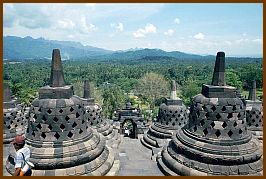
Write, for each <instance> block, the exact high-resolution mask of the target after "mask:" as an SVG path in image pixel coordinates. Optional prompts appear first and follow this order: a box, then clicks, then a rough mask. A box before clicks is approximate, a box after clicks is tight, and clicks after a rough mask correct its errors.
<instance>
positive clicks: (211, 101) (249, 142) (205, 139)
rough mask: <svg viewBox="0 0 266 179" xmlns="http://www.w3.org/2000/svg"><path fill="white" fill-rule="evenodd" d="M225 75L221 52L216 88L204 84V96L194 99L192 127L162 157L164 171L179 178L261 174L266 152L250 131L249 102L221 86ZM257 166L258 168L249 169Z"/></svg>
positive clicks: (189, 125) (190, 122) (228, 88)
mask: <svg viewBox="0 0 266 179" xmlns="http://www.w3.org/2000/svg"><path fill="white" fill-rule="evenodd" d="M221 60H222V61H221ZM217 61H218V62H217ZM222 73H224V54H223V53H221V54H219V53H218V55H217V58H216V65H215V70H214V77H213V82H212V85H204V86H203V87H202V88H203V89H202V94H199V95H197V96H195V97H194V99H193V102H192V105H191V107H190V116H189V122H188V125H186V126H185V127H183V128H182V129H181V130H177V132H176V134H175V136H173V138H172V140H171V141H170V142H169V143H168V145H167V146H166V147H165V148H164V149H163V151H162V153H161V155H160V156H158V159H159V158H160V157H161V158H162V160H159V161H162V162H163V163H164V165H165V167H161V168H162V169H163V170H171V171H173V172H175V173H176V174H178V175H198V174H199V175H261V173H262V170H263V168H262V164H261V163H260V161H261V160H262V150H261V148H260V147H261V146H260V145H259V142H258V141H257V139H255V138H253V137H252V136H251V133H250V132H248V131H247V123H246V122H245V121H246V115H245V110H246V106H245V103H244V102H243V99H240V98H238V97H237V96H236V93H235V90H234V88H233V87H228V86H221V85H225V81H224V76H223V74H222ZM252 114H254V115H255V116H256V117H257V116H258V115H257V114H256V112H252ZM248 115H249V114H248V112H247V116H248ZM253 122H255V119H253ZM253 163H256V169H254V167H253V168H251V167H249V164H253ZM192 164H193V165H192ZM158 165H161V166H162V164H161V163H160V162H159V163H158ZM165 168H168V169H165ZM193 170H196V171H195V172H194V171H193ZM188 171H193V172H188ZM198 172H200V173H198ZM168 173H170V172H168Z"/></svg>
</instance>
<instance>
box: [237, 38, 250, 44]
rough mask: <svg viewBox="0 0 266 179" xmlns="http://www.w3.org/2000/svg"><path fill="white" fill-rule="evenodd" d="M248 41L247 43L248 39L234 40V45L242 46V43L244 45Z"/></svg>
mask: <svg viewBox="0 0 266 179" xmlns="http://www.w3.org/2000/svg"><path fill="white" fill-rule="evenodd" d="M248 41H249V39H246V38H241V39H238V40H236V41H235V43H237V44H242V43H245V42H248Z"/></svg>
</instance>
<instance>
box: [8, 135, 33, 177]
mask: <svg viewBox="0 0 266 179" xmlns="http://www.w3.org/2000/svg"><path fill="white" fill-rule="evenodd" d="M11 144H13V145H14V148H15V150H16V156H15V159H14V160H15V161H14V162H15V172H14V174H13V176H31V174H32V171H31V169H30V167H29V166H28V167H25V165H28V163H27V161H29V158H30V149H29V148H28V147H25V137H24V136H22V135H18V136H16V138H15V139H14V140H13V141H12V142H11ZM24 167H25V168H27V171H24V170H22V169H25V168H24Z"/></svg>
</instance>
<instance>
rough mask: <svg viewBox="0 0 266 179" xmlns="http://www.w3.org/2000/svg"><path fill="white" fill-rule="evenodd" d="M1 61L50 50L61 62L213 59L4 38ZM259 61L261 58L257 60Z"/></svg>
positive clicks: (40, 56)
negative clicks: (54, 51) (61, 59)
mask: <svg viewBox="0 0 266 179" xmlns="http://www.w3.org/2000/svg"><path fill="white" fill-rule="evenodd" d="M3 47H4V51H3V52H4V59H43V58H51V55H52V54H51V52H52V50H53V49H55V48H58V49H60V51H61V57H62V58H63V59H72V60H79V59H80V60H81V59H82V60H96V61H98V60H99V61H105V60H107V61H110V62H114V61H117V62H123V63H142V62H144V63H148V62H155V61H157V62H169V61H177V60H186V61H187V60H200V61H201V62H203V61H204V60H210V59H211V60H215V55H216V54H214V55H205V56H203V55H195V54H188V53H184V52H179V51H172V52H166V51H164V50H161V49H148V48H144V49H143V48H132V49H128V50H123V51H111V50H106V49H102V48H97V47H92V46H84V45H82V44H81V43H79V42H73V41H58V40H46V39H44V38H38V39H34V38H32V37H29V36H28V37H25V38H21V37H15V36H5V37H4V43H3ZM227 59H229V60H232V61H237V60H244V59H245V61H250V60H254V59H256V58H244V57H239V58H238V57H227ZM257 60H258V61H261V60H262V59H261V58H257Z"/></svg>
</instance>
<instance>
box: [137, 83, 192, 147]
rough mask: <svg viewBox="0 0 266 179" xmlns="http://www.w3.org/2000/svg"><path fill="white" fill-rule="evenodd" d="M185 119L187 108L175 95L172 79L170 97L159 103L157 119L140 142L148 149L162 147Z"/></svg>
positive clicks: (181, 125)
mask: <svg viewBox="0 0 266 179" xmlns="http://www.w3.org/2000/svg"><path fill="white" fill-rule="evenodd" d="M187 121H188V113H187V108H186V106H185V105H184V104H183V102H182V100H181V99H180V98H178V97H177V96H176V84H175V81H174V80H173V81H172V84H171V96H170V99H169V98H166V99H165V103H163V104H161V105H160V108H159V112H158V119H157V121H156V122H154V123H153V124H152V125H151V126H150V128H149V130H148V132H147V133H145V134H144V136H143V139H141V142H142V144H143V145H144V146H146V147H148V148H150V149H153V148H162V147H163V146H164V145H165V144H167V142H168V140H170V139H171V138H172V136H173V134H174V133H175V132H176V131H177V130H178V129H180V128H182V127H183V126H184V125H185V124H186V123H187Z"/></svg>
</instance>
